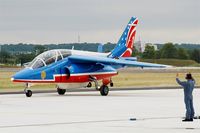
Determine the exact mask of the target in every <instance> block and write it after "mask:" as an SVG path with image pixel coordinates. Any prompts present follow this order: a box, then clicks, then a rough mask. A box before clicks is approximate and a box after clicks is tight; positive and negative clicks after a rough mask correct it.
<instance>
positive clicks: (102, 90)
mask: <svg viewBox="0 0 200 133" xmlns="http://www.w3.org/2000/svg"><path fill="white" fill-rule="evenodd" d="M99 91H100V93H101V95H102V96H107V95H108V93H109V88H108V86H107V85H102V86H101V87H100V89H99Z"/></svg>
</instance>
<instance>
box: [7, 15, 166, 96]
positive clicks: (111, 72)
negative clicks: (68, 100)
mask: <svg viewBox="0 0 200 133" xmlns="http://www.w3.org/2000/svg"><path fill="white" fill-rule="evenodd" d="M137 24H138V19H137V18H135V17H132V18H131V19H130V21H129V22H128V24H127V26H126V28H125V30H124V32H123V34H122V35H121V37H120V39H119V41H118V43H117V44H116V46H115V48H114V49H113V50H112V51H111V52H109V53H99V52H89V51H79V50H73V49H72V50H68V49H56V50H49V51H46V52H44V53H42V54H40V55H38V56H37V57H35V59H33V61H32V62H31V63H29V64H28V66H27V67H26V68H24V69H23V70H21V71H19V72H17V73H16V74H15V75H14V76H13V77H12V78H11V80H12V81H13V82H24V83H25V84H26V87H25V90H24V92H25V94H26V96H27V97H31V96H32V91H31V90H29V89H28V84H29V83H55V84H57V92H58V94H59V95H64V94H65V92H66V89H69V88H70V89H73V88H81V87H84V86H87V87H91V85H92V84H91V82H94V83H95V88H96V89H97V90H98V91H100V94H101V95H102V96H106V95H108V93H109V87H108V85H109V84H110V86H113V82H112V80H111V77H112V76H115V75H117V74H118V71H117V70H118V69H120V68H123V67H125V66H133V67H142V68H143V67H167V66H166V65H161V64H153V63H145V62H139V61H137V60H136V58H134V57H131V55H132V51H133V43H134V39H135V35H136V26H137ZM99 80H101V81H102V84H101V86H100V87H99V85H98V81H99Z"/></svg>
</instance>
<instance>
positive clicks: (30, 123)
mask: <svg viewBox="0 0 200 133" xmlns="http://www.w3.org/2000/svg"><path fill="white" fill-rule="evenodd" d="M194 105H195V110H196V114H198V113H200V89H196V90H195V91H194ZM184 114H185V107H184V103H183V90H181V89H164V88H163V89H156V90H153V89H152V90H124V91H117V90H116V91H110V93H109V95H108V96H100V94H99V92H97V91H90V92H88V91H84V92H78V91H77V92H67V93H66V95H64V96H59V95H58V94H57V93H55V92H51V93H37V94H33V96H32V97H31V98H27V97H26V96H25V95H24V94H7V95H0V133H18V132H20V133H27V132H28V133H65V132H69V133H79V132H80V133H94V132H95V133H118V132H119V133H129V132H130V133H133V132H137V133H146V132H148V133H150V132H153V133H155V132H157V133H161V132H162V133H169V132H170V133H178V132H181V133H187V132H196V133H197V132H198V133H199V132H200V119H197V120H194V121H193V122H185V123H184V122H182V117H184Z"/></svg>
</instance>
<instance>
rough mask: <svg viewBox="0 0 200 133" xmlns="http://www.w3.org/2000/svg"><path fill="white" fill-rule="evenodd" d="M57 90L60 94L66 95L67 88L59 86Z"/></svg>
mask: <svg viewBox="0 0 200 133" xmlns="http://www.w3.org/2000/svg"><path fill="white" fill-rule="evenodd" d="M57 92H58V94H59V95H64V94H65V92H66V90H65V89H60V88H59V87H58V88H57Z"/></svg>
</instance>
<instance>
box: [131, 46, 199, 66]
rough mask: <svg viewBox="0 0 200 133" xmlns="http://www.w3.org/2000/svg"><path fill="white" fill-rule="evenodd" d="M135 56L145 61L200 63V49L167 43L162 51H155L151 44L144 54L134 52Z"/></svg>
mask: <svg viewBox="0 0 200 133" xmlns="http://www.w3.org/2000/svg"><path fill="white" fill-rule="evenodd" d="M133 56H139V57H140V58H143V59H184V60H194V61H196V62H198V63H200V49H185V48H182V47H178V46H177V45H174V44H173V43H166V44H164V45H163V46H162V47H161V48H160V49H158V50H155V47H154V46H153V45H151V44H149V45H146V47H145V50H144V52H143V53H140V52H138V51H137V50H134V52H133Z"/></svg>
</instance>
